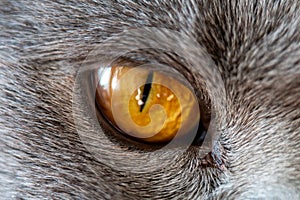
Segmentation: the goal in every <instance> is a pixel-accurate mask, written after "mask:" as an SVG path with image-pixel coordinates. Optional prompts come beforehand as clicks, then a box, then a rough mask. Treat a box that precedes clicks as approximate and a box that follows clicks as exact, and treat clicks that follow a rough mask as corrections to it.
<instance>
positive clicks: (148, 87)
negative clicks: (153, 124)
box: [140, 71, 153, 112]
mask: <svg viewBox="0 0 300 200" xmlns="http://www.w3.org/2000/svg"><path fill="white" fill-rule="evenodd" d="M152 80H153V72H152V71H150V72H149V74H148V76H147V80H146V84H145V86H144V90H143V94H142V102H143V104H142V105H141V106H140V112H142V111H143V109H144V107H145V104H146V101H147V98H148V96H149V94H150V90H151V86H152Z"/></svg>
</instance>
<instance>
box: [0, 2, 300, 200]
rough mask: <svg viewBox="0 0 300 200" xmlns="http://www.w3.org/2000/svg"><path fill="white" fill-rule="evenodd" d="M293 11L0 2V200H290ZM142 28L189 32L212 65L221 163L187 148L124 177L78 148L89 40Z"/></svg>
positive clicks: (298, 67)
mask: <svg viewBox="0 0 300 200" xmlns="http://www.w3.org/2000/svg"><path fill="white" fill-rule="evenodd" d="M299 16H300V3H299V1H294V0H287V1H267V0H260V1H259V0H257V1H256V0H254V1H250V0H249V1H247V0H236V1H231V0H225V1H217V0H212V1H210V0H203V1H196V0H189V1H184V0H182V1H179V0H176V1H158V0H155V1H146V0H143V1H129V0H123V1H122V0H118V1H117V0H116V1H105V0H104V1H100V0H99V1H98V0H87V1H75V0H71V1H64V0H60V1H59V0H54V1H45V0H41V1H27V0H16V1H10V0H1V1H0V19H1V20H0V89H1V90H0V91H1V92H0V135H1V137H0V199H14V198H16V199H19V198H23V199H61V198H62V199H120V198H122V199H141V198H143V199H162V198H163V199H167V198H168V199H169V198H174V199H255V198H258V199H299V198H300V194H299V191H300V153H299V152H300V151H299V150H300V142H299V141H300V134H299V132H300V33H299V30H300V17H299ZM139 27H160V28H168V29H171V30H176V31H179V32H183V33H186V34H188V35H189V36H190V37H192V38H193V39H194V40H197V41H198V43H199V45H200V46H201V47H202V48H203V49H204V50H205V51H207V52H208V54H209V55H210V57H211V59H212V60H213V61H214V63H215V65H216V66H217V67H218V70H219V71H220V73H221V76H222V78H223V81H224V84H225V89H226V96H225V97H224V99H225V100H226V102H225V103H226V109H224V110H222V109H220V110H217V111H216V112H219V113H218V114H219V116H223V119H222V123H221V124H222V126H220V127H219V129H218V130H219V132H220V137H219V138H218V141H217V142H216V143H215V147H214V148H213V153H215V154H216V155H220V156H221V157H222V159H221V160H222V162H223V163H222V166H223V167H219V168H211V167H204V166H203V165H202V164H201V159H202V158H200V157H198V156H197V155H198V154H197V148H191V149H189V150H188V151H187V152H186V153H185V154H183V155H182V156H180V157H179V158H177V160H176V162H174V163H173V165H170V166H169V167H168V168H163V169H161V170H157V171H155V172H151V173H150V172H149V173H147V171H144V172H143V173H137V172H132V171H127V172H126V171H120V170H118V169H117V168H112V167H109V166H107V165H106V164H105V160H103V161H101V160H100V161H99V160H96V159H95V158H94V157H93V155H92V154H91V153H90V152H88V151H87V149H85V147H84V145H83V144H82V142H81V140H80V138H79V136H78V134H77V132H76V129H75V126H74V120H73V115H72V95H73V86H74V82H75V77H76V72H77V71H78V69H79V67H80V65H81V63H82V62H83V60H84V59H85V58H86V57H87V55H88V53H89V52H90V51H92V50H93V48H94V47H95V46H96V45H97V44H100V43H101V42H103V41H104V40H105V39H107V38H109V37H113V36H115V37H117V35H118V33H121V32H122V31H124V30H126V29H129V28H139ZM178 42H179V43H180V42H181V41H178ZM199 51H200V50H199ZM86 128H87V129H88V130H89V129H92V127H86ZM100 148H101V147H100ZM217 150H219V151H220V152H215V151H217ZM124 151H126V152H125V153H126V154H128V155H131V154H132V155H135V157H133V158H132V159H131V160H128V161H127V162H135V158H136V156H137V157H138V156H139V155H140V156H141V157H142V156H143V155H142V154H143V152H142V151H141V152H138V151H134V150H132V151H131V150H130V148H124ZM133 151H134V152H133ZM123 153H124V152H123ZM118 155H119V154H118V152H117V151H116V152H111V156H112V158H113V157H116V156H118ZM215 159H216V158H215ZM214 161H216V160H214ZM157 164H159V163H157Z"/></svg>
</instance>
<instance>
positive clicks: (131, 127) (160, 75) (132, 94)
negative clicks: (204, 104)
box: [96, 66, 200, 143]
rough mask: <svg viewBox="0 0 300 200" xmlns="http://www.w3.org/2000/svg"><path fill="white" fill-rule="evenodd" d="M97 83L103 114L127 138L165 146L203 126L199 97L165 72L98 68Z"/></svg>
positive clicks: (122, 67) (114, 67) (98, 103)
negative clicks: (164, 144) (197, 98)
mask: <svg viewBox="0 0 300 200" xmlns="http://www.w3.org/2000/svg"><path fill="white" fill-rule="evenodd" d="M96 81H97V91H96V102H97V105H98V107H99V108H100V110H101V113H102V114H103V115H104V116H105V118H106V119H107V120H108V121H110V122H111V123H112V124H113V125H114V126H116V127H117V128H118V129H119V130H121V132H122V133H123V134H125V135H128V136H131V137H134V138H136V139H139V140H141V141H144V142H150V143H165V142H169V141H170V140H172V139H173V138H174V137H175V136H176V135H178V136H179V137H180V136H182V135H185V134H188V133H189V132H190V131H191V130H192V129H193V128H194V127H195V126H196V125H197V124H198V123H199V120H200V113H199V112H195V111H196V110H198V109H197V106H198V103H197V100H196V97H195V96H194V94H193V93H192V91H191V90H190V88H189V87H187V86H186V85H185V84H184V83H183V82H182V81H179V80H177V79H176V78H175V77H174V76H169V75H168V74H166V73H165V72H159V71H157V70H154V71H151V70H149V69H147V68H137V67H134V68H133V67H125V66H113V67H107V68H101V69H98V71H97V75H96Z"/></svg>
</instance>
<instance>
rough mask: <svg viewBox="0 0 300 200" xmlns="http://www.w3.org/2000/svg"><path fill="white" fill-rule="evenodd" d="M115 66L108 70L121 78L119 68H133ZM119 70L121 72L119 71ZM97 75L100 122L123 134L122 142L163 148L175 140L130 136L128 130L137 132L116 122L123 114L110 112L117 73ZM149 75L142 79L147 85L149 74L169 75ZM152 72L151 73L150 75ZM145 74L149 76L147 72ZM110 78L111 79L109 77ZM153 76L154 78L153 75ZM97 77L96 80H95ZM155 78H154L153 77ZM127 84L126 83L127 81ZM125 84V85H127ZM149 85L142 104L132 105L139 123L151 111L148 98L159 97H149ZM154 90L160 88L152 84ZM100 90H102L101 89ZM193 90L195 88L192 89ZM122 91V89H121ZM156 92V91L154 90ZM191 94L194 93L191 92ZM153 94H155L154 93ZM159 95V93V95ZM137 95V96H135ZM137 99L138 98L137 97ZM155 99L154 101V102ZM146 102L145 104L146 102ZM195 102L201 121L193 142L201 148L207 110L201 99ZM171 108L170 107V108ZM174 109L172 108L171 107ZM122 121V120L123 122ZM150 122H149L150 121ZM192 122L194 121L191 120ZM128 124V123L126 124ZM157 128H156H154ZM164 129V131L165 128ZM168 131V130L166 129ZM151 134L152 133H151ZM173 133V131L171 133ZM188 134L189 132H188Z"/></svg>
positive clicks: (124, 65)
mask: <svg viewBox="0 0 300 200" xmlns="http://www.w3.org/2000/svg"><path fill="white" fill-rule="evenodd" d="M114 64H117V66H116V65H115V66H108V67H107V68H106V69H108V70H110V71H113V70H115V71H117V72H118V73H119V75H120V74H121V75H120V77H122V76H123V75H122V70H119V69H117V68H118V67H122V68H123V70H124V69H125V71H128V70H129V68H131V67H128V65H129V62H128V61H126V62H125V61H124V62H120V61H118V62H115V63H114ZM135 64H136V63H135ZM132 68H136V65H133V67H132ZM118 70H119V71H118ZM143 70H144V71H147V70H148V69H146V68H144V69H143ZM95 71H96V72H97V73H94V74H93V76H94V78H93V81H96V82H97V83H94V84H95V85H96V88H97V89H96V98H95V104H96V107H97V110H98V111H99V113H100V114H101V115H102V117H101V118H98V120H99V121H102V120H106V122H108V124H109V125H110V126H112V128H113V129H114V130H113V131H114V132H118V133H121V134H120V135H121V137H120V138H121V140H123V139H124V138H125V140H126V142H129V143H130V141H133V142H132V143H135V144H137V143H140V144H142V145H143V146H147V145H148V146H150V147H161V145H163V144H167V143H168V142H170V141H171V140H172V139H173V138H174V136H172V135H169V136H165V135H161V136H160V137H157V138H163V139H162V140H161V141H160V139H156V140H152V141H151V139H150V140H149V138H151V137H148V138H147V137H145V138H146V139H143V138H142V139H141V138H139V137H135V136H136V135H138V134H139V133H135V135H131V134H128V132H127V130H128V129H129V130H131V132H134V131H136V130H134V129H130V127H129V128H128V127H125V128H124V127H123V126H126V125H124V123H123V124H121V125H118V124H117V123H116V121H115V120H118V119H116V118H118V117H119V116H121V115H122V113H121V114H120V113H118V115H114V114H112V113H111V111H110V109H111V108H110V107H111V106H112V103H113V102H111V101H112V100H111V97H109V95H111V94H110V93H112V92H113V88H112V87H111V86H109V85H111V84H112V82H113V81H112V79H114V77H112V76H114V74H115V72H113V73H112V72H111V73H110V75H107V74H106V77H101V76H103V73H102V74H99V73H98V71H97V70H95ZM148 72H149V73H148V75H147V76H146V75H145V76H144V77H142V78H143V80H144V81H145V83H147V82H151V81H152V80H147V79H149V74H151V73H153V72H155V73H158V74H159V75H156V76H158V77H159V76H167V74H166V73H164V72H163V73H162V74H163V75H160V72H159V71H155V70H148ZM150 72H151V73H150ZM145 74H147V73H146V72H145ZM108 76H109V77H108ZM152 76H153V74H152ZM95 77H96V78H95ZM103 78H104V79H106V81H107V80H108V83H107V84H108V85H102V86H100V82H101V80H102V79H103ZM135 78H137V77H132V80H133V81H132V80H131V82H134V80H135ZM152 78H153V77H152ZM166 79H167V80H169V77H166ZM172 79H174V77H173V76H172ZM125 82H126V81H125ZM128 82H130V80H127V82H126V84H129V83H128ZM126 84H125V85H126ZM178 84H180V82H179V83H178ZM146 85H147V84H144V85H143V88H142V92H141V93H140V98H139V99H138V100H140V101H141V102H140V103H139V101H138V100H137V99H136V100H137V101H136V102H134V101H133V103H132V106H131V107H133V108H134V109H131V108H130V109H131V110H133V112H134V114H133V115H136V116H135V118H136V120H137V121H142V123H144V122H145V121H144V119H146V115H141V112H142V111H143V110H144V109H146V110H148V111H149V105H147V104H151V102H150V103H149V101H148V102H147V99H148V98H150V100H151V101H154V102H155V101H156V99H154V98H156V97H154V96H158V95H153V94H150V97H149V91H148V92H147V91H146V92H145V90H149V88H148V89H147V87H145V86H146ZM151 86H152V87H153V88H155V87H158V88H159V86H155V85H154V84H152V85H151ZM105 87H106V89H105ZM119 87H122V86H119ZM99 88H100V89H99ZM150 89H151V87H150ZM160 89H161V88H159V89H157V90H158V91H160ZM192 89H193V88H192ZM104 90H106V92H104ZM119 90H120V89H119ZM152 90H154V89H152ZM187 90H189V91H190V90H191V88H187ZM154 91H155V90H154ZM190 92H193V91H190ZM152 93H153V92H152ZM155 94H156V93H155ZM157 94H158V93H157ZM135 95H136V94H135ZM121 96H122V95H121ZM135 97H137V95H136V96H135ZM153 99H154V100H153ZM118 101H122V99H121V100H120V99H119V100H118ZM144 101H145V102H144ZM193 101H195V104H196V105H198V106H199V107H200V113H199V120H198V121H197V120H196V121H197V122H196V124H197V123H198V124H197V125H198V130H197V134H196V137H195V138H194V140H193V142H192V145H193V146H201V145H202V142H203V140H204V138H205V135H206V128H207V125H204V124H202V121H201V120H202V115H204V114H205V113H202V112H205V110H203V109H202V108H201V105H200V103H199V97H198V96H196V99H194V100H193ZM103 102H106V104H107V105H104V104H105V103H103ZM159 103H161V102H159ZM126 106H127V104H126V102H125V103H124V104H123V107H125V108H126ZM173 106H174V105H173ZM166 107H168V106H166ZM169 107H170V106H169ZM171 107H172V106H171ZM170 112H172V110H171V111H170ZM133 115H131V117H132V116H133ZM180 120H181V121H180V122H182V118H181V119H180ZM121 121H122V120H121ZM148 121H149V120H148ZM190 121H192V120H190ZM125 124H126V123H125ZM145 124H147V123H146V122H145ZM145 124H143V125H145ZM173 124H175V125H176V123H173ZM191 126H192V128H193V127H194V126H195V124H193V125H191ZM154 127H155V126H154ZM163 129H164V127H163ZM165 129H166V128H165ZM150 132H151V131H150ZM171 132H172V131H171ZM187 132H188V131H187ZM159 133H160V132H158V133H157V134H158V135H159ZM144 134H147V133H144ZM157 134H155V135H154V136H157ZM152 139H153V137H152ZM137 146H139V145H137Z"/></svg>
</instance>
